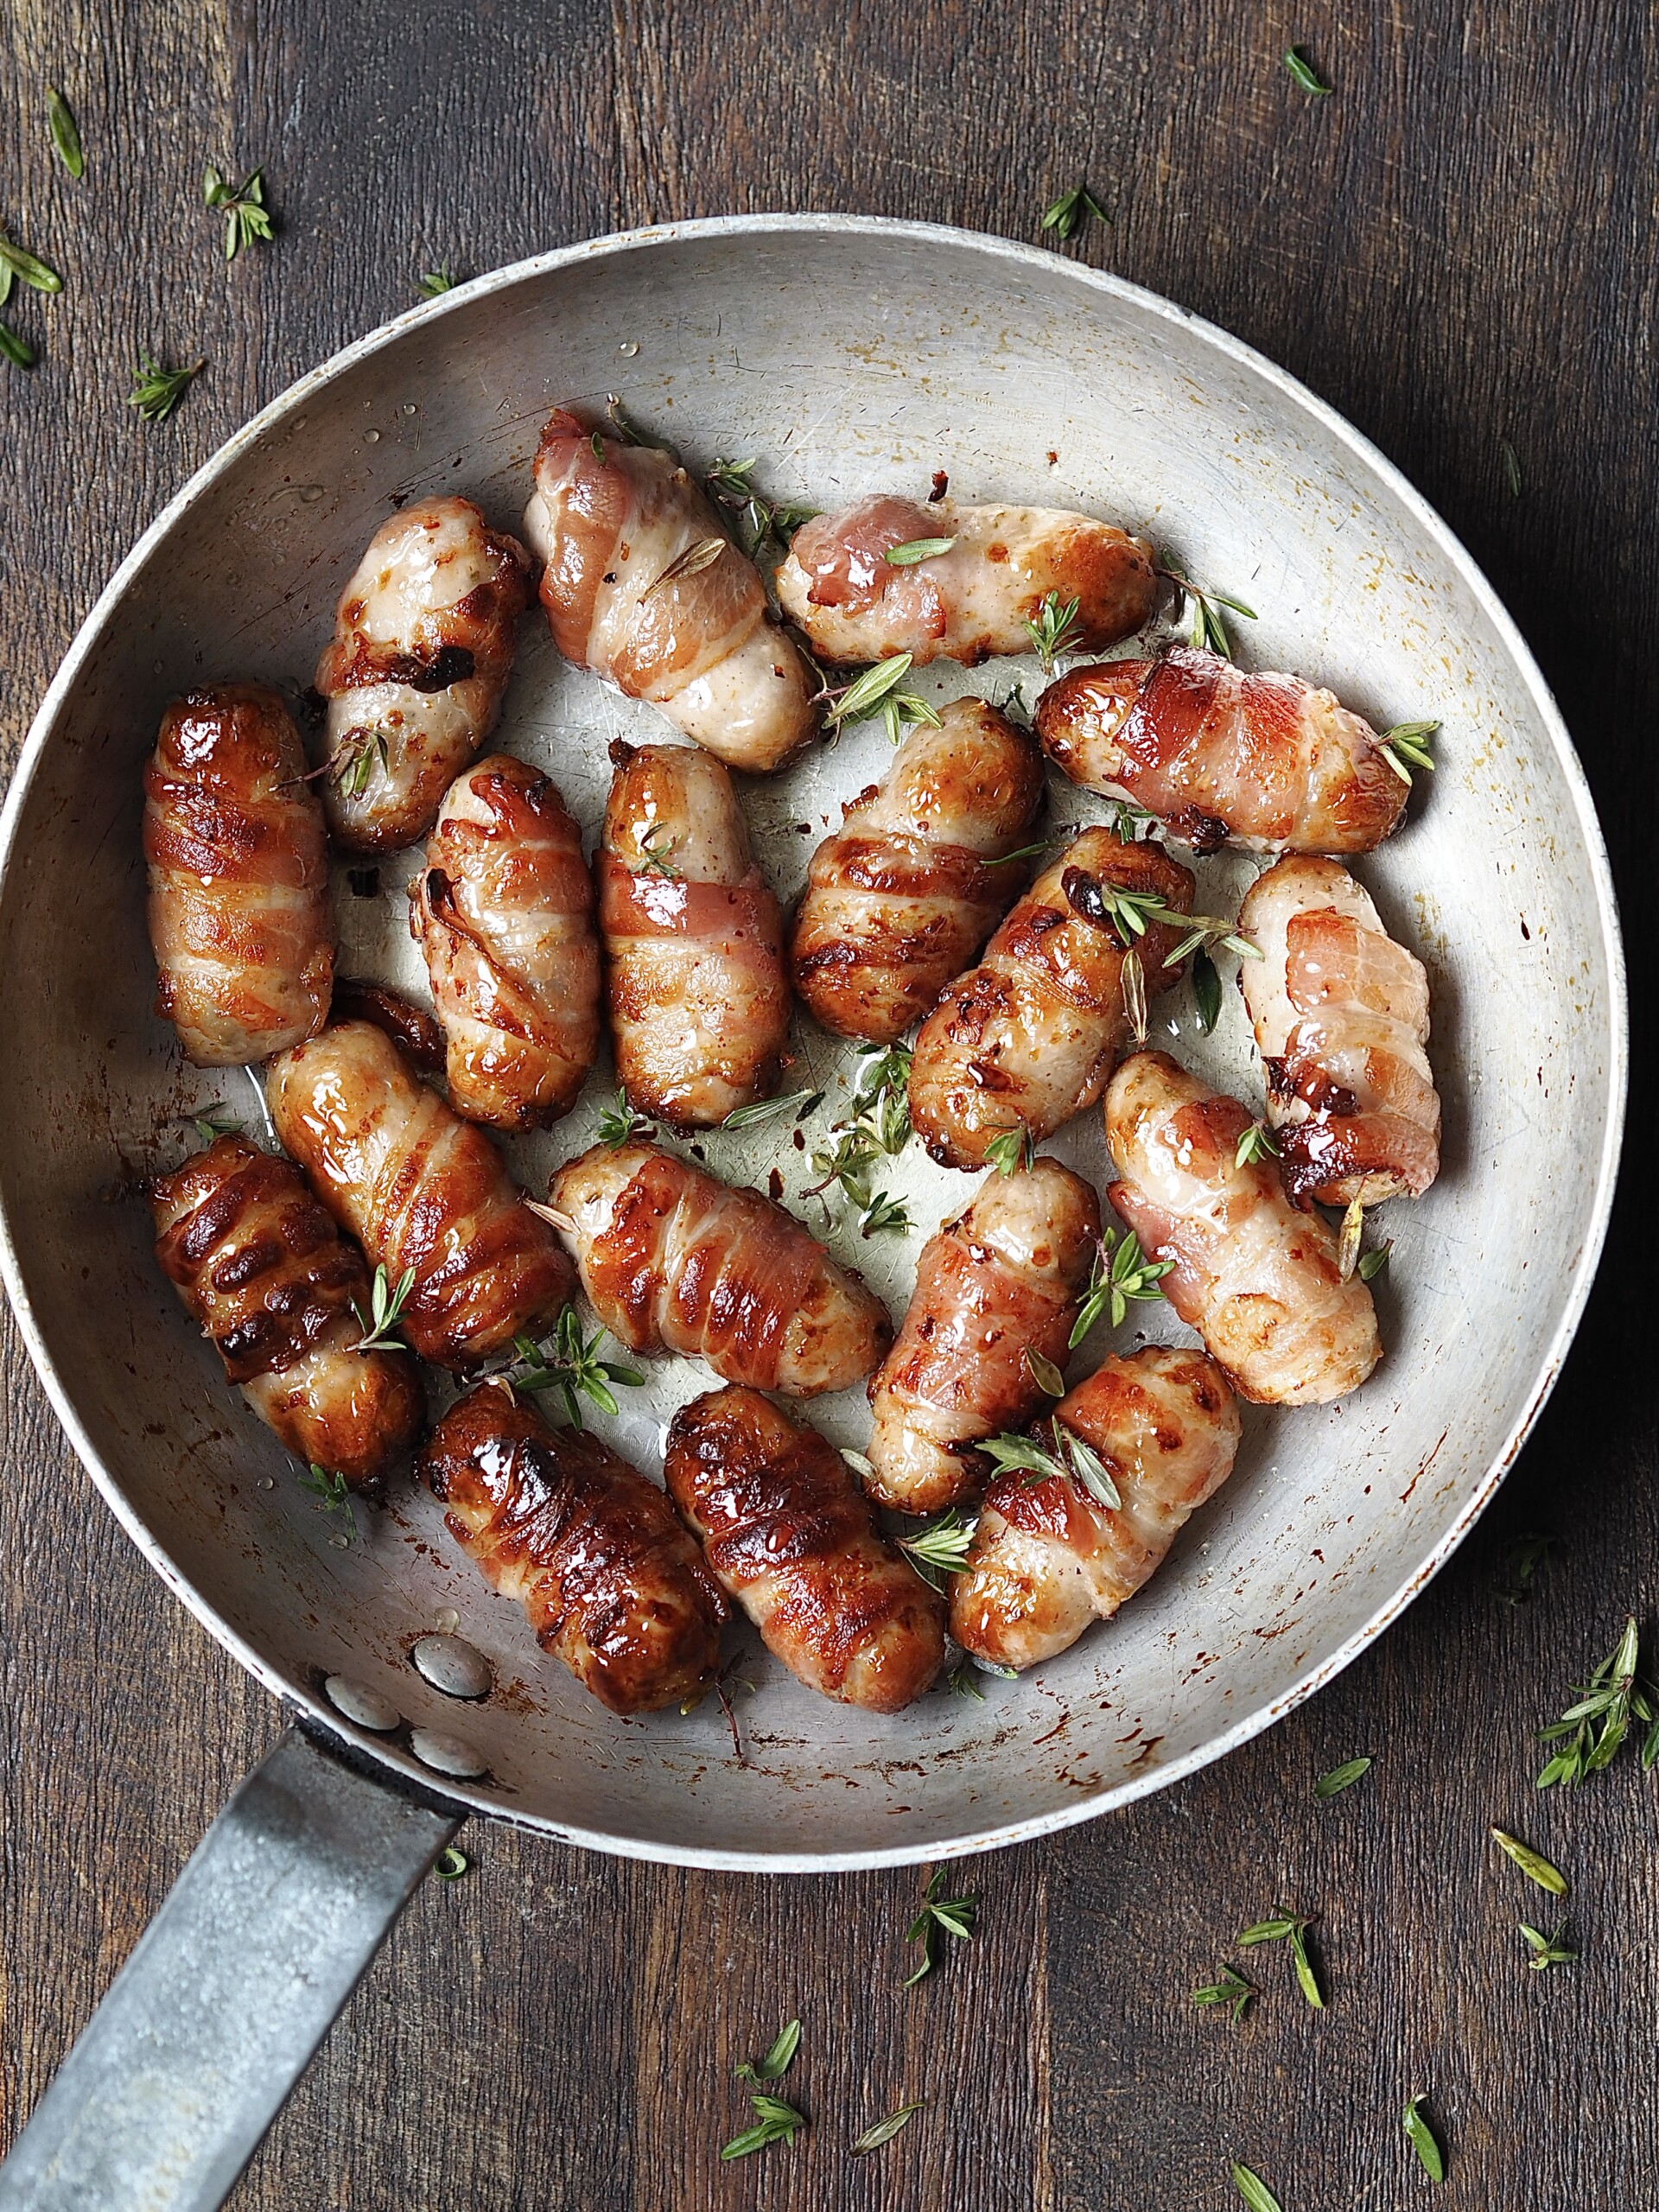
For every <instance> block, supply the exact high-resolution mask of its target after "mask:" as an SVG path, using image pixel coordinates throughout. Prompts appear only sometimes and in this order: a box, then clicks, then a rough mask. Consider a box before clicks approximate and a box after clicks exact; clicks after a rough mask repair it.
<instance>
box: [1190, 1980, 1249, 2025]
mask: <svg viewBox="0 0 1659 2212" xmlns="http://www.w3.org/2000/svg"><path fill="white" fill-rule="evenodd" d="M1260 1994H1261V1992H1260V1991H1259V1990H1258V1989H1257V1987H1256V1986H1255V1983H1254V1982H1253V1981H1246V1980H1245V1979H1244V1977H1243V1974H1238V1973H1236V1971H1235V1970H1234V1969H1233V1968H1232V1967H1229V1966H1224V1967H1222V1968H1221V1970H1220V1972H1219V1973H1218V1974H1217V1976H1216V1979H1215V1980H1213V1981H1210V1982H1206V1983H1205V1986H1204V1987H1203V1988H1202V1989H1195V1990H1194V1991H1193V1993H1192V2002H1193V2003H1194V2004H1195V2005H1228V2006H1230V2008H1231V2011H1232V2015H1233V2024H1234V2026H1235V2027H1236V2026H1237V2024H1238V2023H1239V2022H1240V2021H1241V2020H1242V2019H1243V2017H1244V2015H1245V2012H1247V2011H1248V2010H1249V2006H1250V2005H1251V2004H1252V2003H1253V2002H1254V2000H1255V1999H1256V1998H1257V1997H1258V1996H1260Z"/></svg>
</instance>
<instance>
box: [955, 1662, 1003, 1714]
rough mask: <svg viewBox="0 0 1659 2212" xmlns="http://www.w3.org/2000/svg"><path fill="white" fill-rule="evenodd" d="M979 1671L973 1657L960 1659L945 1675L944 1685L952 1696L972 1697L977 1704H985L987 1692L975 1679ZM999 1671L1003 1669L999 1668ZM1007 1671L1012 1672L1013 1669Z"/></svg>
mask: <svg viewBox="0 0 1659 2212" xmlns="http://www.w3.org/2000/svg"><path fill="white" fill-rule="evenodd" d="M979 1671H980V1669H978V1668H977V1667H976V1666H975V1664H974V1662H973V1661H972V1660H971V1659H958V1660H957V1663H956V1665H955V1666H954V1667H953V1668H952V1669H950V1673H949V1674H948V1675H946V1676H945V1678H944V1687H945V1688H946V1689H948V1690H949V1691H950V1694H951V1696H952V1697H970V1698H972V1699H973V1700H975V1702H976V1704H979V1705H983V1704H984V1702H985V1693H984V1691H983V1690H982V1689H981V1688H980V1687H979V1684H978V1683H977V1682H976V1681H975V1680H974V1676H975V1675H976V1674H978V1673H979ZM999 1671H1002V1670H1001V1669H999ZM1007 1671H1009V1672H1012V1669H1008V1670H1007Z"/></svg>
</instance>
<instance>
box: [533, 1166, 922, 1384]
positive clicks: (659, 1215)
mask: <svg viewBox="0 0 1659 2212" xmlns="http://www.w3.org/2000/svg"><path fill="white" fill-rule="evenodd" d="M548 1197H549V1200H550V1204H551V1205H552V1206H553V1208H554V1209H555V1210H556V1211H557V1212H559V1213H561V1214H563V1215H565V1216H566V1217H568V1218H569V1221H570V1223H571V1224H572V1226H571V1228H570V1229H569V1231H568V1232H567V1234H568V1236H569V1241H570V1244H571V1247H572V1249H573V1250H574V1251H575V1255H576V1263H577V1265H578V1267H579V1268H581V1270H582V1287H583V1289H584V1290H586V1292H587V1294H588V1297H589V1299H590V1300H592V1301H593V1305H594V1310H595V1311H596V1312H597V1313H598V1315H599V1318H600V1319H601V1321H602V1322H603V1323H604V1324H605V1326H606V1327H607V1329H608V1330H609V1331H610V1332H611V1334H612V1335H613V1337H617V1338H620V1340H621V1341H622V1343H624V1344H626V1345H628V1347H629V1348H630V1349H631V1350H632V1351H642V1352H663V1351H673V1352H679V1353H681V1354H683V1356H684V1357H687V1358H692V1359H705V1360H707V1361H708V1363H709V1366H710V1367H712V1368H713V1369H714V1370H715V1374H716V1375H718V1376H721V1377H722V1378H723V1379H724V1380H725V1381H726V1382H728V1383H748V1384H749V1385H751V1386H752V1387H753V1389H758V1390H782V1391H784V1392H785V1393H786V1394H787V1395H789V1396H791V1397H795V1398H812V1397H816V1396H817V1395H818V1393H819V1392H820V1391H823V1390H840V1389H845V1387H846V1386H847V1384H848V1383H857V1382H861V1380H862V1379H863V1377H864V1376H867V1375H868V1373H869V1371H870V1370H871V1369H872V1368H873V1367H874V1365H875V1363H876V1362H877V1361H878V1360H879V1359H880V1357H881V1355H882V1353H883V1352H884V1351H886V1350H887V1344H888V1342H889V1340H890V1338H891V1337H892V1335H893V1330H892V1326H891V1325H890V1323H889V1322H888V1319H887V1308H886V1307H885V1306H883V1305H882V1303H881V1301H880V1299H879V1298H877V1297H875V1296H874V1294H873V1293H872V1292H870V1291H868V1290H867V1289H866V1288H865V1287H864V1285H863V1284H862V1283H861V1281H859V1279H858V1277H857V1276H856V1275H855V1274H852V1273H851V1272H850V1271H849V1269H847V1268H842V1267H840V1266H838V1265H837V1264H836V1262H835V1261H834V1260H832V1259H831V1258H830V1256H829V1254H828V1253H827V1252H826V1251H825V1250H824V1249H823V1245H822V1244H820V1243H818V1241H817V1238H816V1237H815V1236H808V1234H807V1232H806V1231H805V1230H804V1229H803V1228H802V1227H801V1224H799V1222H798V1221H797V1220H796V1219H795V1217H794V1216H793V1215H792V1214H789V1213H785V1211H784V1209H783V1208H782V1207H781V1206H778V1205H773V1204H772V1201H771V1199H770V1198H762V1197H761V1195H760V1192H758V1191H747V1190H733V1189H732V1188H731V1187H730V1186H729V1185H727V1184H725V1183H721V1182H717V1181H716V1180H715V1178H714V1177H713V1176H712V1175H707V1174H705V1173H703V1171H702V1169H701V1168H700V1167H694V1166H692V1165H691V1164H690V1161H689V1160H677V1159H675V1157H674V1156H673V1154H671V1153H667V1152H664V1151H663V1150H662V1149H661V1148H660V1147H658V1146H657V1145H653V1144H639V1143H629V1144H623V1145H617V1146H615V1147H607V1146H605V1145H602V1144H600V1145H595V1146H594V1147H593V1149H592V1150H591V1151H589V1152H585V1153H583V1154H582V1156H581V1158H580V1159H578V1160H570V1161H569V1162H568V1163H567V1165H566V1166H563V1167H562V1168H560V1170H559V1172H558V1173H557V1174H556V1176H555V1177H554V1179H553V1185H552V1188H551V1190H550V1192H549V1193H548Z"/></svg>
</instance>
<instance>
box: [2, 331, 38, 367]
mask: <svg viewBox="0 0 1659 2212" xmlns="http://www.w3.org/2000/svg"><path fill="white" fill-rule="evenodd" d="M0 353H3V354H4V355H5V357H6V359H8V360H9V361H10V363H11V365H12V366H13V367H14V368H17V369H32V368H33V367H34V365H35V349H34V347H33V346H30V345H29V344H28V343H27V342H26V340H23V339H22V338H20V337H19V336H18V335H17V334H16V331H15V330H14V329H13V328H12V327H11V325H10V323H9V322H0Z"/></svg>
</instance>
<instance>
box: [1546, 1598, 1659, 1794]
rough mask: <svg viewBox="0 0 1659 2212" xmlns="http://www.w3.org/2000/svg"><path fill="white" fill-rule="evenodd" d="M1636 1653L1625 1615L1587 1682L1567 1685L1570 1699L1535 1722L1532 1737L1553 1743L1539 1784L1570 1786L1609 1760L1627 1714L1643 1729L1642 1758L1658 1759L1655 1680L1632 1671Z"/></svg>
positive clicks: (1631, 1620)
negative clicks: (1557, 1713) (1554, 1715)
mask: <svg viewBox="0 0 1659 2212" xmlns="http://www.w3.org/2000/svg"><path fill="white" fill-rule="evenodd" d="M1639 1659H1640V1648H1639V1639H1638V1636H1637V1625H1636V1616H1635V1615H1634V1614H1633V1613H1632V1614H1630V1615H1628V1616H1627V1617H1626V1619H1625V1622H1624V1633H1623V1634H1622V1635H1621V1636H1620V1637H1619V1639H1618V1643H1616V1644H1615V1645H1614V1647H1613V1649H1612V1650H1611V1652H1610V1653H1609V1654H1608V1656H1607V1657H1606V1658H1605V1659H1604V1660H1603V1661H1602V1662H1601V1664H1600V1666H1599V1667H1598V1668H1597V1669H1596V1671H1595V1673H1594V1674H1593V1675H1591V1677H1590V1679H1589V1681H1587V1682H1582V1683H1575V1684H1574V1685H1573V1693H1574V1694H1573V1703H1572V1704H1571V1705H1570V1706H1568V1707H1567V1711H1566V1712H1565V1713H1563V1714H1562V1715H1561V1717H1560V1719H1559V1720H1557V1721H1554V1722H1552V1723H1551V1725H1550V1726H1548V1728H1541V1729H1540V1730H1539V1732H1538V1739H1539V1741H1540V1742H1541V1743H1544V1744H1555V1745H1559V1746H1560V1748H1559V1749H1558V1750H1557V1751H1554V1752H1553V1753H1552V1754H1551V1756H1550V1758H1549V1760H1548V1763H1547V1764H1546V1765H1545V1767H1544V1769H1543V1770H1542V1772H1541V1774H1540V1775H1539V1777H1538V1787H1539V1789H1552V1788H1554V1786H1555V1785H1556V1784H1558V1783H1560V1784H1562V1785H1565V1786H1566V1787H1567V1788H1569V1789H1576V1788H1577V1787H1578V1785H1579V1783H1581V1782H1583V1781H1584V1780H1585V1779H1586V1777H1588V1776H1590V1775H1592V1774H1599V1773H1600V1772H1601V1770H1602V1769H1603V1768H1604V1767H1606V1766H1611V1764H1612V1762H1613V1760H1614V1758H1616V1757H1617V1755H1618V1748H1619V1745H1621V1744H1622V1743H1623V1742H1624V1738H1625V1737H1626V1736H1627V1735H1628V1734H1629V1733H1630V1723H1631V1721H1632V1720H1638V1721H1640V1722H1641V1723H1642V1725H1643V1727H1644V1728H1645V1729H1646V1730H1647V1734H1646V1736H1645V1737H1644V1738H1643V1743H1642V1764H1643V1769H1644V1770H1651V1769H1652V1768H1653V1767H1654V1766H1655V1765H1656V1764H1659V1684H1656V1683H1654V1682H1652V1681H1649V1679H1648V1677H1647V1676H1646V1675H1640V1674H1638V1673H1637V1665H1638V1662H1639Z"/></svg>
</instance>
